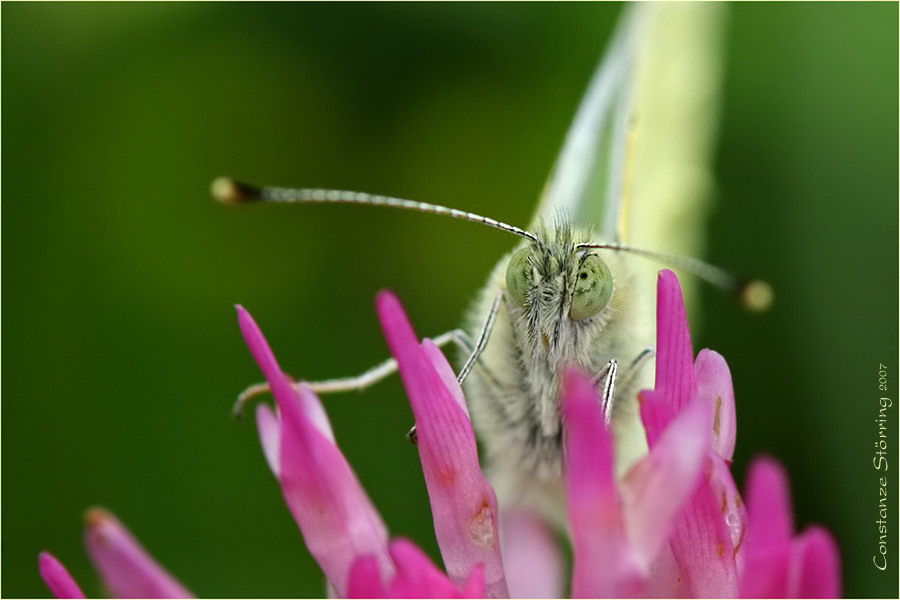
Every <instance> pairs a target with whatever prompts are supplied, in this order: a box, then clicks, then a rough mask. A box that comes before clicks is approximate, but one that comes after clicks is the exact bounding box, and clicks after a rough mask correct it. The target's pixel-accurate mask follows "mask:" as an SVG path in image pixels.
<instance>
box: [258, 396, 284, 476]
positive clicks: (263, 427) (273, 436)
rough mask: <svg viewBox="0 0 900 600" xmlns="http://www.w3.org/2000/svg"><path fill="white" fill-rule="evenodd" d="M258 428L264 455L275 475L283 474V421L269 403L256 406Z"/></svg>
mask: <svg viewBox="0 0 900 600" xmlns="http://www.w3.org/2000/svg"><path fill="white" fill-rule="evenodd" d="M256 429H257V431H258V432H259V441H260V442H261V443H262V449H263V455H265V457H266V462H267V463H269V468H270V469H271V470H272V473H273V474H274V475H275V477H280V476H281V458H280V450H281V423H279V422H278V417H276V416H275V412H274V411H273V410H272V409H271V408H270V407H269V405H268V404H258V405H257V406H256Z"/></svg>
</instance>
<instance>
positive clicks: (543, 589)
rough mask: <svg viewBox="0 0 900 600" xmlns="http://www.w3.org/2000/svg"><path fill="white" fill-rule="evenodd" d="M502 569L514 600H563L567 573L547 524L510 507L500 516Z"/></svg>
mask: <svg viewBox="0 0 900 600" xmlns="http://www.w3.org/2000/svg"><path fill="white" fill-rule="evenodd" d="M500 547H501V549H502V554H503V569H504V571H505V572H506V583H507V585H508V586H509V595H510V596H511V597H512V598H561V597H562V595H563V593H564V592H565V573H564V571H563V569H564V566H563V559H562V555H561V554H560V549H559V545H558V544H557V542H556V540H555V539H554V537H553V533H552V532H551V531H550V530H549V529H548V528H547V526H546V524H545V523H544V521H542V520H541V519H539V518H538V517H537V516H536V515H533V514H531V513H529V512H525V511H524V510H516V509H515V508H512V507H507V508H505V509H504V510H503V512H502V513H501V514H500Z"/></svg>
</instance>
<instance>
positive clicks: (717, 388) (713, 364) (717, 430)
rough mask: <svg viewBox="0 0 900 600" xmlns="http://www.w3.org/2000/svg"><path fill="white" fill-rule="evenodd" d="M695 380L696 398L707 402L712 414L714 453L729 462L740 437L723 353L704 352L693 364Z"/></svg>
mask: <svg viewBox="0 0 900 600" xmlns="http://www.w3.org/2000/svg"><path fill="white" fill-rule="evenodd" d="M694 377H695V379H696V382H697V391H696V392H695V394H696V397H697V398H701V399H703V400H704V401H706V402H708V403H709V404H710V405H711V410H712V412H713V440H712V447H713V450H715V451H716V453H717V454H718V455H719V456H721V457H722V458H723V459H724V460H726V461H729V462H730V461H731V458H732V455H733V454H734V444H735V438H736V435H737V416H736V414H735V405H734V387H733V386H732V383H731V371H729V369H728V364H727V363H726V362H725V359H724V358H723V357H722V355H721V354H719V353H718V352H714V351H712V350H707V349H703V350H701V351H700V353H699V354H698V355H697V360H696V362H695V363H694Z"/></svg>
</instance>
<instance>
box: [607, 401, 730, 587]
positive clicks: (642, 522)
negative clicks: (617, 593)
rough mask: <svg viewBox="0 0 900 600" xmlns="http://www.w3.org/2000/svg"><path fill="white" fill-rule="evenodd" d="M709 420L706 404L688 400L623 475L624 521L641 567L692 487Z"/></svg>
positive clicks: (658, 546) (645, 566)
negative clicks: (624, 476)
mask: <svg viewBox="0 0 900 600" xmlns="http://www.w3.org/2000/svg"><path fill="white" fill-rule="evenodd" d="M711 423H712V418H711V415H710V414H709V411H708V410H707V406H706V405H704V404H703V403H701V402H694V403H692V404H691V405H690V406H688V407H687V408H686V409H685V410H684V411H682V412H681V414H680V415H679V416H678V418H676V419H675V420H674V421H673V422H672V424H671V426H669V427H668V428H667V429H666V430H665V432H664V433H663V434H662V435H661V436H660V438H659V440H658V441H657V443H656V444H655V445H654V446H653V448H651V449H650V452H649V453H648V454H647V456H646V457H644V458H643V459H641V461H640V462H639V463H637V464H636V465H635V466H634V467H633V468H632V470H631V471H629V473H628V475H627V476H626V479H625V482H624V486H623V496H624V502H625V522H626V525H627V528H628V534H629V539H631V541H632V545H633V547H634V549H635V551H636V552H637V556H638V557H639V558H640V559H641V562H642V565H643V570H644V571H645V572H646V571H649V569H650V565H651V563H653V562H654V560H655V559H656V557H657V555H658V553H659V551H660V550H661V549H662V548H663V546H664V545H665V543H666V542H667V541H668V539H669V536H670V534H671V533H672V531H673V530H674V528H675V523H676V518H677V517H678V515H679V513H680V512H681V510H682V508H683V507H684V505H685V503H686V502H687V500H688V498H690V497H691V495H692V494H693V493H694V490H695V489H696V488H697V484H698V483H699V478H700V475H701V467H702V466H703V464H704V462H705V458H706V455H707V453H708V448H709V438H710V431H711V428H710V425H711Z"/></svg>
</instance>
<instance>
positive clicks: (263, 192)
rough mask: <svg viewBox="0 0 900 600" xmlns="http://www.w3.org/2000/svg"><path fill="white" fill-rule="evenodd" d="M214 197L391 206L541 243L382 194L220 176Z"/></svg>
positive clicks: (479, 219) (472, 217)
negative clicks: (263, 183)
mask: <svg viewBox="0 0 900 600" xmlns="http://www.w3.org/2000/svg"><path fill="white" fill-rule="evenodd" d="M212 195H213V197H214V198H216V199H217V200H218V201H219V202H221V203H223V204H241V203H244V202H290V203H330V204H362V205H368V206H389V207H392V208H402V209H405V210H414V211H418V212H424V213H432V214H435V215H445V216H448V217H453V218H454V219H462V220H464V221H471V222H472V223H481V224H482V225H487V226H488V227H493V228H495V229H499V230H501V231H506V232H509V233H514V234H516V235H518V236H521V237H523V238H526V239H529V240H531V241H532V242H537V241H538V239H537V236H535V235H534V234H533V233H530V232H528V231H526V230H524V229H520V228H518V227H516V226H515V225H509V224H508V223H504V222H502V221H497V220H496V219H492V218H490V217H483V216H481V215H477V214H475V213H470V212H466V211H464V210H457V209H455V208H449V207H447V206H441V205H439V204H429V203H428V202H417V201H415V200H404V199H402V198H394V197H391V196H380V195H378V194H366V193H363V192H348V191H344V190H325V189H318V188H281V187H260V186H255V185H250V184H248V183H242V182H240V181H235V180H234V179H231V178H228V177H219V178H218V179H216V180H215V181H213V183H212Z"/></svg>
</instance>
